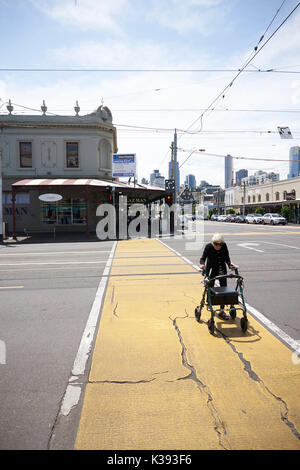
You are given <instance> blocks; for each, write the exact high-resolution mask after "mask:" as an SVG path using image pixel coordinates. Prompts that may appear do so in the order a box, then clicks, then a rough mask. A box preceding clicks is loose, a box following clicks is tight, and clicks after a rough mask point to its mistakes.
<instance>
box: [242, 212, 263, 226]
mask: <svg viewBox="0 0 300 470" xmlns="http://www.w3.org/2000/svg"><path fill="white" fill-rule="evenodd" d="M246 222H247V224H261V223H262V215H261V214H248V215H247V216H246Z"/></svg>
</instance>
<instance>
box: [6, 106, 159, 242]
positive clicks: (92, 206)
mask: <svg viewBox="0 0 300 470" xmlns="http://www.w3.org/2000/svg"><path fill="white" fill-rule="evenodd" d="M7 110H8V114H2V115H0V152H1V154H2V182H3V221H4V222H6V223H7V226H8V231H9V233H10V234H11V233H14V234H15V233H19V234H21V233H23V234H24V230H25V232H26V231H28V232H32V233H33V231H37V232H42V231H47V230H48V231H50V230H49V229H51V227H53V229H56V230H57V231H64V232H86V233H87V235H88V234H89V230H90V229H91V228H92V229H93V230H94V228H95V227H96V224H97V218H96V208H97V206H98V205H99V204H101V203H103V202H107V201H112V199H113V202H114V201H115V194H119V192H121V191H122V193H123V194H128V195H131V196H136V195H137V193H138V195H139V196H141V195H143V196H149V194H150V193H149V191H147V190H146V188H145V187H141V186H139V185H134V188H133V187H132V186H130V185H128V184H125V183H121V182H119V181H117V180H116V179H113V178H112V154H113V153H117V151H118V149H117V132H116V128H115V127H114V125H113V122H112V121H113V119H112V114H111V111H110V110H109V108H108V107H106V106H103V105H101V106H99V107H98V109H97V110H96V111H94V112H92V113H90V114H86V115H83V116H81V115H79V112H80V108H79V106H78V103H76V106H75V108H74V111H75V113H74V115H73V116H57V115H49V114H46V113H47V107H46V105H45V102H43V105H42V106H41V111H42V113H41V114H40V115H18V114H14V113H13V106H12V105H11V103H10V102H9V105H8V106H7ZM138 186H139V187H138ZM147 189H148V188H147ZM108 190H111V192H110V191H108ZM46 193H56V194H58V195H61V196H62V199H61V200H60V201H57V202H43V201H41V200H40V199H39V196H40V195H41V194H46ZM154 193H155V191H154V192H153V191H152V192H151V196H150V199H151V198H153V195H154ZM112 194H113V197H112ZM156 195H157V194H156ZM13 215H14V216H13Z"/></svg>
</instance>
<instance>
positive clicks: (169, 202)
mask: <svg viewBox="0 0 300 470" xmlns="http://www.w3.org/2000/svg"><path fill="white" fill-rule="evenodd" d="M166 204H167V205H168V206H171V205H172V204H173V194H171V193H169V194H166Z"/></svg>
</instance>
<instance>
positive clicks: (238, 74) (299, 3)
mask: <svg viewBox="0 0 300 470" xmlns="http://www.w3.org/2000/svg"><path fill="white" fill-rule="evenodd" d="M284 3H285V2H283V3H282V4H281V6H280V8H279V10H280V9H281V8H282V6H283V4H284ZM299 6H300V2H298V3H297V5H296V6H295V7H294V8H293V10H292V11H291V12H290V13H289V14H288V15H287V16H286V18H285V19H284V20H283V21H282V22H281V23H280V25H279V26H278V27H277V28H276V29H275V31H273V33H272V34H271V35H270V36H269V38H268V39H266V41H265V42H264V43H263V44H262V45H261V46H260V47H258V45H259V44H260V43H261V41H262V40H263V38H264V35H265V33H264V34H263V35H262V37H261V38H260V40H259V42H258V44H257V46H255V48H254V53H252V54H251V56H250V58H248V59H247V61H246V62H245V64H244V65H243V67H242V68H241V69H240V71H239V72H238V73H237V75H235V77H234V78H233V79H232V80H231V82H230V83H229V84H228V85H226V87H225V88H224V89H223V90H222V91H221V93H219V94H218V96H217V97H216V98H215V99H214V100H213V101H212V102H211V103H210V104H209V106H208V107H207V108H206V109H205V111H204V112H203V113H202V114H201V115H200V116H199V117H198V118H197V119H196V120H194V121H193V122H192V124H191V125H190V126H189V127H188V128H187V129H186V131H189V130H190V129H191V128H192V127H193V126H194V125H195V124H196V123H197V122H198V121H199V120H200V123H201V124H200V132H201V131H202V128H203V117H204V115H205V114H206V113H207V112H209V111H210V112H212V111H214V108H213V106H214V104H215V103H217V102H218V101H219V100H220V99H221V98H224V97H225V92H226V91H227V90H228V89H229V88H231V87H232V85H233V83H234V82H235V81H236V80H237V79H238V77H239V76H240V75H241V73H242V72H243V71H244V69H245V68H246V67H247V66H248V65H249V64H250V63H251V62H252V61H253V59H254V58H255V57H256V56H257V55H258V54H259V53H260V52H261V50H262V49H263V48H264V47H265V46H266V45H267V44H268V43H269V42H270V40H271V39H272V38H273V37H274V36H275V34H276V33H277V32H278V31H279V30H280V29H281V28H282V26H283V25H284V24H285V23H286V22H287V20H288V19H289V18H290V17H291V16H292V14H293V13H294V12H295V11H296V10H297V8H298V7H299ZM279 10H278V11H277V12H276V14H275V16H274V17H273V19H272V21H271V23H270V24H269V26H268V27H267V29H266V31H267V30H268V29H269V28H270V25H271V24H272V23H273V21H274V19H275V18H276V16H277V15H278V13H279ZM190 156H191V155H190ZM187 160H188V158H187V159H186V160H185V162H186V161H187ZM181 166H182V165H181Z"/></svg>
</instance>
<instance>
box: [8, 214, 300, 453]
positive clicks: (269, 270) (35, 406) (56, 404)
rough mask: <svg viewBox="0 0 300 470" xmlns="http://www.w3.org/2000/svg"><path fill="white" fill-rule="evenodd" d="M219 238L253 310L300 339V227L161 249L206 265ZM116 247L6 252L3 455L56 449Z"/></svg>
mask: <svg viewBox="0 0 300 470" xmlns="http://www.w3.org/2000/svg"><path fill="white" fill-rule="evenodd" d="M190 228H191V230H190V233H191V234H192V233H193V232H192V226H191V227H190ZM215 232H221V233H223V234H224V236H225V240H226V242H227V244H228V247H229V251H230V255H231V259H232V262H234V263H236V264H238V265H239V267H240V273H241V274H242V275H243V276H244V278H245V299H246V302H247V303H248V304H249V305H251V306H252V307H254V308H255V309H257V310H258V311H259V312H261V313H262V314H263V315H264V316H265V317H266V318H268V319H269V320H271V321H272V322H274V323H275V324H276V325H277V326H278V327H280V328H281V329H282V330H283V331H284V332H285V333H287V334H288V335H289V336H290V337H291V338H293V339H294V340H296V341H297V340H300V318H299V313H298V312H299V300H300V291H299V281H300V227H299V228H298V227H297V226H285V227H281V226H280V227H269V226H256V225H244V224H231V223H222V222H210V221H209V222H205V226H204V235H203V240H202V236H201V234H200V233H198V234H196V235H195V243H193V245H192V247H191V246H189V245H187V239H186V238H185V239H184V238H181V237H179V238H178V237H177V236H176V237H175V238H171V239H170V238H164V239H163V242H164V243H165V244H166V245H167V246H169V247H170V248H172V249H175V250H176V251H177V252H179V253H181V254H182V255H183V256H185V257H186V258H187V259H188V260H191V261H192V262H193V263H194V264H196V265H199V258H200V255H201V252H202V250H203V248H204V243H206V242H208V241H209V240H210V238H211V236H212V234H213V233H215ZM186 233H187V232H186ZM177 235H179V234H177ZM112 247H113V242H80V243H79V242H78V243H53V242H52V243H41V244H24V245H22V244H11V245H8V246H4V245H2V246H0V295H1V303H0V372H1V374H0V429H1V431H0V449H14V450H17V449H36V450H38V449H47V448H49V445H50V439H51V436H52V434H53V429H54V427H55V423H56V419H57V415H58V412H59V410H60V409H61V404H62V400H63V397H64V394H65V391H66V388H67V386H68V383H69V379H70V373H71V371H72V367H73V364H74V359H75V357H76V354H77V352H78V348H79V345H80V342H81V339H82V335H83V332H84V330H85V327H86V323H87V320H88V318H89V314H90V311H91V308H92V305H93V302H94V300H95V296H96V293H97V289H98V286H99V281H100V279H101V277H102V274H103V270H104V268H105V266H106V263H107V260H108V257H109V255H110V253H111V250H112ZM200 280H201V279H200V275H199V282H200ZM3 345H5V349H6V351H5V352H6V354H5V363H3V362H4V361H3V359H4V358H3ZM1 346H2V353H1ZM1 354H2V355H1ZM74 430H75V431H76V427H75V426H74ZM66 439H67V441H70V440H72V439H70V438H69V436H67V437H66Z"/></svg>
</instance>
